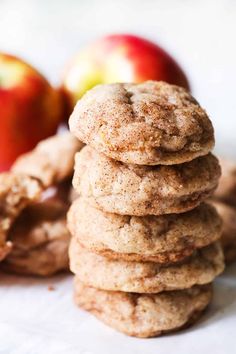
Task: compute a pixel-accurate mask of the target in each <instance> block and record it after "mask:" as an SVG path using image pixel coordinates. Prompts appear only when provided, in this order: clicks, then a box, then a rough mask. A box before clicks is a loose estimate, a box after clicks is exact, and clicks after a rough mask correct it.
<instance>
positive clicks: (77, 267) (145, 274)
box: [69, 238, 224, 293]
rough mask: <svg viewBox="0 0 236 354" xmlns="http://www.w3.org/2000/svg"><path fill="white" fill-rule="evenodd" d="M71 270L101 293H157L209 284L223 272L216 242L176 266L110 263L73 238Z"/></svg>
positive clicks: (70, 251) (221, 256) (222, 258)
mask: <svg viewBox="0 0 236 354" xmlns="http://www.w3.org/2000/svg"><path fill="white" fill-rule="evenodd" d="M69 258H70V269H71V271H72V272H73V273H74V274H77V275H79V277H80V280H81V281H82V282H83V283H85V284H86V285H89V286H93V287H95V288H98V289H103V290H113V291H116V290H118V291H128V292H136V293H158V292H161V291H165V290H168V291H169V290H178V289H186V288H190V287H192V286H194V285H203V284H206V283H210V282H212V281H213V279H214V278H215V277H216V276H217V275H218V274H220V273H221V272H222V271H223V269H224V257H223V253H222V249H221V246H220V244H219V242H215V243H213V244H212V245H210V246H207V247H204V248H201V249H199V250H197V251H195V253H194V255H192V256H191V257H189V258H187V259H185V260H183V261H182V262H179V263H172V264H158V263H154V262H129V261H123V260H111V259H109V258H107V257H104V256H101V255H97V254H95V253H92V252H91V251H88V250H86V249H85V248H84V247H82V246H81V245H80V244H79V243H78V241H76V240H75V238H72V240H71V243H70V247H69Z"/></svg>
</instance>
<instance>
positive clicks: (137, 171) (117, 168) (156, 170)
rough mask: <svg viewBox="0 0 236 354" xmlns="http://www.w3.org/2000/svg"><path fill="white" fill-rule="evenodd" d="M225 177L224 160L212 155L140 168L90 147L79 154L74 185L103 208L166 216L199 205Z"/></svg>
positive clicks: (82, 194) (84, 195)
mask: <svg viewBox="0 0 236 354" xmlns="http://www.w3.org/2000/svg"><path fill="white" fill-rule="evenodd" d="M219 177H220V166H219V164H218V160H217V159H216V157H214V156H213V155H211V154H208V155H206V156H203V157H199V158H198V159H195V160H193V161H191V162H186V163H184V164H180V165H175V166H138V165H127V164H124V163H122V162H118V161H115V160H113V159H111V158H109V157H106V156H105V155H104V154H99V153H97V152H96V151H95V150H94V149H92V148H90V147H89V146H86V147H84V148H83V149H82V150H81V151H80V152H79V153H77V154H76V157H75V174H74V178H73V185H74V188H75V189H76V190H77V192H78V193H79V194H80V195H81V196H83V197H84V198H85V199H87V201H88V202H89V203H90V204H91V205H93V206H95V207H97V208H99V209H101V210H104V211H107V212H111V213H117V214H122V215H136V216H142V215H148V214H149V215H162V214H170V213H182V212H185V211H188V210H190V209H193V208H195V207H196V206H197V205H199V204H200V203H201V202H202V201H203V200H205V199H206V198H207V197H208V196H210V195H211V194H212V193H213V192H214V190H215V188H216V187H217V184H218V179H219Z"/></svg>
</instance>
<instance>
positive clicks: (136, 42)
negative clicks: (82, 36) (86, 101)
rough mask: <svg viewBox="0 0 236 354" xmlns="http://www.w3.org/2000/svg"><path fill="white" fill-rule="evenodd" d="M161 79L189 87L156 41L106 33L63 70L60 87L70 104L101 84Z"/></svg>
mask: <svg viewBox="0 0 236 354" xmlns="http://www.w3.org/2000/svg"><path fill="white" fill-rule="evenodd" d="M145 80H163V81H167V82H169V83H171V84H176V85H179V86H183V87H185V88H187V89H189V84H188V80H187V78H186V75H185V74H184V72H183V70H182V69H181V68H180V66H179V65H178V64H177V63H176V61H175V60H174V59H173V58H172V57H171V56H170V55H169V54H168V53H166V52H165V51H164V50H163V49H162V48H160V47H159V46H158V45H156V44H155V43H152V42H150V41H148V40H146V39H144V38H140V37H137V36H134V35H128V34H115V35H109V36H106V37H103V38H101V39H99V40H98V41H96V42H94V43H92V44H91V45H88V46H87V47H85V48H84V49H82V50H81V51H80V52H79V53H78V54H77V55H75V57H74V58H72V60H71V61H70V62H69V63H68V65H67V67H66V68H65V70H64V74H63V82H62V87H63V90H64V92H65V94H66V95H67V96H68V98H69V99H70V102H71V105H72V106H73V105H74V104H75V103H76V101H77V100H78V99H79V98H80V97H81V96H82V95H83V94H84V93H85V92H86V91H87V90H88V89H90V88H92V87H93V86H95V85H97V84H101V83H114V82H137V83H138V82H142V81H145Z"/></svg>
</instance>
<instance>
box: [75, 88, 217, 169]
mask: <svg viewBox="0 0 236 354" xmlns="http://www.w3.org/2000/svg"><path fill="white" fill-rule="evenodd" d="M69 125H70V130H71V132H72V133H73V134H74V135H75V136H76V137H77V138H79V139H80V140H82V141H83V142H84V143H86V144H89V145H91V146H92V147H94V148H95V149H96V150H97V151H99V152H103V153H104V154H106V155H107V156H109V157H112V158H114V159H116V160H118V161H122V162H125V163H132V164H140V165H159V164H162V165H172V164H179V163H183V162H187V161H191V160H192V159H194V158H196V157H198V156H202V155H206V154H207V153H208V152H209V151H210V150H211V149H212V147H213V145H214V131H213V127H212V124H211V121H210V120H209V118H208V116H207V114H206V112H205V111H204V110H203V109H202V108H201V107H200V106H199V104H198V102H197V101H196V100H195V99H194V98H193V97H192V96H191V95H190V94H189V93H188V92H187V91H186V90H185V89H183V88H181V87H178V86H174V85H170V84H167V83H165V82H161V81H160V82H156V81H146V82H144V83H141V84H124V83H118V84H110V85H99V86H96V87H94V88H93V89H92V90H90V91H89V92H88V93H86V94H85V95H84V97H83V98H82V99H81V100H80V101H79V102H78V103H77V105H76V107H75V109H74V112H73V113H72V115H71V117H70V121H69Z"/></svg>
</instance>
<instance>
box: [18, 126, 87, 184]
mask: <svg viewBox="0 0 236 354" xmlns="http://www.w3.org/2000/svg"><path fill="white" fill-rule="evenodd" d="M82 146H83V144H82V143H81V142H80V141H78V140H77V139H76V138H74V137H73V136H72V135H71V134H70V133H64V134H61V135H55V136H53V137H51V138H48V139H45V140H43V141H41V142H40V143H39V144H38V145H37V146H36V148H35V149H34V150H32V151H31V152H28V153H26V154H24V155H22V156H20V157H19V158H18V159H17V160H16V162H15V163H14V164H13V166H12V171H14V172H15V173H25V174H28V175H30V176H33V177H36V178H38V179H39V180H40V181H41V182H42V183H43V185H44V187H49V186H51V185H54V184H57V183H58V182H61V181H63V180H65V179H66V178H68V177H71V176H72V173H73V167H74V156H75V153H76V152H77V151H79V150H80V149H81V148H82Z"/></svg>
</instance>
